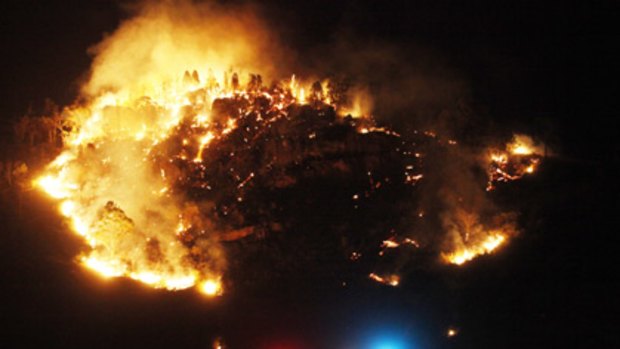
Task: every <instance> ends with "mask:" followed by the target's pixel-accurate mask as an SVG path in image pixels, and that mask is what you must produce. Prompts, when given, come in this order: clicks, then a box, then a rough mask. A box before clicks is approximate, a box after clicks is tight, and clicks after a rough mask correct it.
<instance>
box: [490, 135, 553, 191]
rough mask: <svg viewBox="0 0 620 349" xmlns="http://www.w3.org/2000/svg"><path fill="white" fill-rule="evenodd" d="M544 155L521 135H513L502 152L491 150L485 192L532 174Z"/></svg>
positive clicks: (542, 151)
mask: <svg viewBox="0 0 620 349" xmlns="http://www.w3.org/2000/svg"><path fill="white" fill-rule="evenodd" d="M544 153H545V152H544V149H543V147H542V146H540V145H537V144H536V143H535V142H534V141H533V140H532V138H531V137H528V136H526V135H521V134H516V135H514V136H513V139H512V141H511V142H509V143H508V144H506V145H505V147H504V149H503V150H501V149H491V150H490V151H489V153H488V160H487V161H488V176H489V181H488V184H487V191H491V190H493V189H495V183H497V182H510V181H514V180H517V179H520V178H522V177H523V176H525V175H529V174H532V173H534V172H535V171H536V168H537V167H538V164H539V163H540V159H541V158H542V157H543V155H544Z"/></svg>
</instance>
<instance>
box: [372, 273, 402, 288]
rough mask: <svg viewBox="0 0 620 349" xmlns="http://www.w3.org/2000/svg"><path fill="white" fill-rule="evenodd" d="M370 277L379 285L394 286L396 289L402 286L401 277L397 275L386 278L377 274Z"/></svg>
mask: <svg viewBox="0 0 620 349" xmlns="http://www.w3.org/2000/svg"><path fill="white" fill-rule="evenodd" d="M368 277H369V278H370V279H371V280H374V281H376V282H378V283H381V284H384V285H388V286H392V287H396V286H398V285H399V284H400V276H398V275H396V274H391V275H386V276H379V275H377V274H375V273H370V274H369V275H368Z"/></svg>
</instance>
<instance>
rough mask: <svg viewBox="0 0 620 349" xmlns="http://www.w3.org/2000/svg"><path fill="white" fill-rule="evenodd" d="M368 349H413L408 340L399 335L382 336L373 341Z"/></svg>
mask: <svg viewBox="0 0 620 349" xmlns="http://www.w3.org/2000/svg"><path fill="white" fill-rule="evenodd" d="M366 349H413V347H412V346H411V345H409V343H408V340H407V339H406V338H403V337H400V336H397V335H381V336H377V337H375V338H374V339H373V340H371V342H370V345H368V346H367V347H366Z"/></svg>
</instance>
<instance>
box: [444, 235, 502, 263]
mask: <svg viewBox="0 0 620 349" xmlns="http://www.w3.org/2000/svg"><path fill="white" fill-rule="evenodd" d="M505 242H506V235H505V234H503V233H502V232H492V233H490V234H489V235H488V236H487V237H486V238H485V239H484V240H482V241H480V242H479V243H478V244H473V245H471V246H464V247H463V248H461V249H458V250H457V251H454V252H451V253H443V254H442V257H443V258H444V260H445V261H446V262H448V263H451V264H456V265H462V264H464V263H465V262H468V261H470V260H472V259H474V258H476V257H477V256H480V255H484V254H489V253H492V252H493V251H495V250H496V249H497V248H498V247H499V246H501V245H502V244H504V243H505Z"/></svg>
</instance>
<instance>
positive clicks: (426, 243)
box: [34, 6, 542, 295]
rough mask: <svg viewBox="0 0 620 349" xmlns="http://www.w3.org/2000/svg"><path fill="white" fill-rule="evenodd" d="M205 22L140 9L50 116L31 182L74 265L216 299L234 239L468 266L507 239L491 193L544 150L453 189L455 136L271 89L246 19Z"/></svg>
mask: <svg viewBox="0 0 620 349" xmlns="http://www.w3.org/2000/svg"><path fill="white" fill-rule="evenodd" d="M210 11H211V12H210ZM212 12H213V9H204V8H200V9H196V8H194V7H192V8H189V9H186V8H183V7H181V8H180V9H178V8H177V9H170V8H169V7H168V6H150V7H147V8H146V9H145V10H144V11H143V13H142V14H141V15H140V16H138V17H137V18H135V19H132V20H130V21H128V22H126V23H124V24H123V25H122V26H121V28H120V29H119V30H118V31H117V32H116V33H114V34H113V35H111V36H110V37H108V38H107V39H105V40H104V42H103V43H101V44H100V45H99V46H97V47H96V48H95V51H96V54H97V56H96V58H95V60H94V65H93V70H92V72H91V78H90V80H89V81H88V82H87V83H86V84H85V85H84V88H83V96H81V97H80V98H79V99H78V101H77V102H76V104H75V105H73V106H69V107H66V108H65V109H64V110H63V111H61V112H58V113H57V114H56V115H55V116H54V117H55V118H56V119H60V120H62V124H63V125H64V126H63V127H62V128H60V129H59V130H57V131H54V132H58V133H61V134H62V144H63V146H62V151H61V152H60V154H59V155H58V156H57V157H56V158H55V159H54V160H53V161H51V163H50V164H49V165H48V166H47V167H46V168H45V170H44V171H43V173H41V174H40V176H38V178H36V179H35V181H34V182H35V184H36V185H37V186H38V187H39V188H41V189H42V190H44V191H45V192H46V193H47V194H49V195H50V196H51V197H53V198H54V199H56V200H57V201H58V202H59V204H60V206H59V207H60V213H61V214H62V215H63V216H65V217H66V218H67V220H68V222H69V224H70V226H71V229H72V230H73V231H74V232H75V233H77V234H79V235H80V236H82V237H83V238H84V241H85V242H86V243H87V244H88V246H89V248H88V250H87V251H86V252H85V253H84V254H83V255H82V256H81V257H80V258H79V260H80V262H81V263H82V264H83V265H85V266H86V267H88V268H90V269H92V270H94V271H95V272H97V273H99V274H101V275H103V276H106V277H119V276H123V277H129V278H132V279H134V280H138V281H140V282H142V283H144V284H147V285H150V286H152V287H156V288H165V289H169V290H178V289H186V288H190V287H197V288H198V290H200V291H201V292H203V293H204V294H207V295H218V294H221V293H223V292H224V281H223V280H224V275H225V271H226V269H227V266H228V265H229V264H231V263H234V261H233V260H232V259H234V258H231V257H230V254H231V253H232V252H231V251H232V250H235V249H237V250H238V249H239V246H241V245H234V244H236V243H238V242H239V241H253V242H254V243H258V244H260V243H261V241H263V240H264V239H268V238H270V237H271V236H274V235H282V234H310V235H312V236H311V238H313V239H319V240H320V239H326V238H327V239H332V240H337V241H338V243H337V246H338V249H339V250H340V252H338V253H341V255H342V259H343V260H347V261H349V262H351V263H355V262H357V261H358V260H360V259H364V258H366V256H370V255H373V256H379V257H381V256H384V255H387V254H390V253H391V251H392V250H397V249H405V248H406V249H409V250H410V251H412V253H415V251H418V250H427V251H431V252H432V253H434V254H435V255H439V256H440V259H441V260H442V261H444V262H446V263H451V264H457V265H460V264H463V263H465V262H467V261H469V260H471V259H473V258H475V257H477V256H479V255H483V254H488V253H492V252H494V251H495V250H496V249H498V248H499V247H500V246H502V245H504V244H505V243H506V242H507V241H508V240H509V239H510V237H511V236H513V235H514V234H515V233H516V228H515V224H514V216H513V215H511V214H506V213H502V212H501V211H500V210H498V209H497V208H495V206H494V205H492V204H491V203H490V199H488V198H485V190H484V189H485V182H486V183H487V185H486V190H487V191H490V190H493V189H494V188H495V186H496V184H497V183H498V182H508V181H512V180H515V179H519V178H521V177H522V176H525V175H528V174H531V173H533V172H535V170H536V168H537V166H538V165H539V163H540V161H541V159H542V152H541V150H540V148H539V147H538V146H537V145H536V144H535V143H534V142H533V141H532V140H531V139H530V138H528V137H526V136H522V135H517V136H515V138H514V139H513V141H512V142H510V143H508V144H507V145H506V147H505V148H504V149H490V148H489V149H490V150H489V149H475V150H476V151H477V154H481V155H479V156H477V157H467V158H468V159H477V160H476V161H475V162H471V163H470V162H467V163H466V165H467V166H465V167H472V166H473V167H475V169H476V170H477V171H478V172H479V173H482V176H479V175H478V174H477V172H476V173H473V174H472V173H469V174H464V175H463V176H462V178H461V179H459V180H456V181H454V184H448V185H446V184H445V183H446V182H449V183H451V182H450V181H449V179H445V178H442V179H441V180H439V179H438V178H440V177H442V176H444V171H442V169H443V168H445V166H455V165H454V164H458V163H462V162H465V160H464V159H463V156H462V154H463V151H462V148H463V147H465V146H461V145H460V143H459V142H458V141H457V140H452V139H444V138H442V137H441V136H439V135H437V134H436V133H435V132H433V131H429V130H427V131H425V132H422V131H420V132H418V131H415V132H412V133H409V134H401V133H400V132H396V131H395V130H392V129H390V128H389V127H386V126H383V125H380V124H378V123H377V121H375V120H374V119H373V117H372V116H371V114H370V110H365V107H367V106H370V105H371V104H370V103H369V101H368V96H366V95H358V94H355V93H353V92H352V91H354V89H351V88H350V86H349V85H348V84H346V83H345V82H344V81H339V80H337V79H330V80H327V79H325V80H316V79H303V80H300V79H299V78H297V77H296V76H295V75H292V76H289V77H286V78H283V79H279V78H275V79H274V78H272V79H270V80H267V76H270V74H273V72H274V69H273V68H272V67H273V64H271V63H270V62H269V63H264V62H265V60H266V55H264V54H263V53H264V52H267V51H266V50H267V47H266V45H268V43H267V40H265V38H266V37H267V36H266V34H265V32H264V31H263V30H262V29H260V26H259V25H258V22H257V21H256V19H255V18H253V17H251V16H248V15H246V14H241V15H239V14H236V15H235V16H230V15H226V14H221V13H218V15H217V17H214V15H213V14H211V13H212ZM215 12H217V11H215ZM205 16H206V17H207V18H208V19H210V20H211V21H204V17H205ZM222 28H227V29H226V30H225V31H223V30H222ZM222 32H225V33H224V35H223V36H222V35H220V33H222ZM216 34H217V35H216ZM206 40H208V41H206ZM127 52H130V53H131V54H127ZM269 52H273V51H269ZM267 58H269V57H267ZM270 58H271V59H274V58H273V57H270ZM273 61H274V60H272V61H271V62H273ZM231 67H240V68H235V69H233V68H231ZM241 68H242V69H241ZM248 71H250V72H252V73H248ZM264 71H266V73H265V74H266V75H259V74H257V73H255V72H264ZM267 81H269V82H267ZM480 159H482V160H480ZM468 161H469V160H468ZM471 161H473V160H471ZM438 163H441V164H440V165H437V164H438ZM446 163H447V164H448V165H446ZM485 173H486V176H485V175H484V174H485ZM463 178H466V180H467V183H468V184H467V185H466V186H460V185H459V182H460V181H462V180H464V179H463ZM425 182H428V184H425ZM438 183H440V184H438ZM470 186H474V187H475V188H476V189H471V190H470V188H469V187H470ZM430 191H433V193H434V195H436V196H437V197H439V198H441V199H440V200H439V201H441V203H440V204H432V203H430V201H428V200H425V199H424V198H425V197H426V195H425V193H428V192H430ZM312 230H315V231H312ZM327 232H329V233H327ZM326 236H327V237H326ZM235 246H236V247H235ZM303 248H308V249H310V246H308V245H306V246H303ZM237 252H238V253H243V251H237ZM227 257H228V258H227ZM235 258H237V257H235ZM368 272H369V273H370V274H369V278H370V279H371V280H374V281H377V282H380V283H384V284H386V285H390V286H398V285H399V283H400V281H401V277H400V276H399V275H398V274H396V273H385V274H379V273H375V272H374V271H373V270H368Z"/></svg>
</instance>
